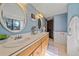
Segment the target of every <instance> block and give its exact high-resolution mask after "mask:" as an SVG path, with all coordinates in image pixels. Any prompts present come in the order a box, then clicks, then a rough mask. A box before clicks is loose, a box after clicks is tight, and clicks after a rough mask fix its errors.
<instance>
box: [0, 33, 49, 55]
mask: <svg viewBox="0 0 79 59" xmlns="http://www.w3.org/2000/svg"><path fill="white" fill-rule="evenodd" d="M47 34H48V32H42V33H38V34H36V35H32V34H31V33H27V34H22V37H23V38H22V39H18V41H17V40H15V41H16V42H15V41H12V38H8V39H6V40H7V42H6V43H3V44H0V56H16V55H17V54H19V53H20V52H22V51H23V50H25V49H26V48H28V47H29V46H31V45H32V44H34V43H35V42H37V41H38V40H40V39H41V38H42V37H44V36H45V35H47ZM22 41H23V43H22ZM13 42H14V43H13ZM7 43H9V44H8V46H10V45H11V44H13V45H15V47H7Z"/></svg>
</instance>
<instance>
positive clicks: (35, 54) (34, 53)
mask: <svg viewBox="0 0 79 59" xmlns="http://www.w3.org/2000/svg"><path fill="white" fill-rule="evenodd" d="M41 54H42V46H41V45H40V46H39V47H38V48H37V49H36V50H35V51H34V52H33V54H32V55H33V56H41Z"/></svg>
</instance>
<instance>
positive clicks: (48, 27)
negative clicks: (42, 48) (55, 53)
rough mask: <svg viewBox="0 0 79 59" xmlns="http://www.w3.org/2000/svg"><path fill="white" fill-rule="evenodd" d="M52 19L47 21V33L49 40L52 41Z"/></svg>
mask: <svg viewBox="0 0 79 59" xmlns="http://www.w3.org/2000/svg"><path fill="white" fill-rule="evenodd" d="M53 30H54V19H50V20H48V21H47V32H49V38H51V39H53V38H54V37H53Z"/></svg>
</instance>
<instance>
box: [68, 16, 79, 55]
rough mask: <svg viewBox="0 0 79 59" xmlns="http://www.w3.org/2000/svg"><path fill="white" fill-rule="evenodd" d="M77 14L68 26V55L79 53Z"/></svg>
mask: <svg viewBox="0 0 79 59" xmlns="http://www.w3.org/2000/svg"><path fill="white" fill-rule="evenodd" d="M78 20H79V18H78V17H77V16H75V17H72V19H71V22H70V24H69V26H68V39H67V53H68V55H79V53H78V42H77V41H78V40H77V35H78V33H77V32H78V31H77V25H78V24H77V23H78V22H77V21H78Z"/></svg>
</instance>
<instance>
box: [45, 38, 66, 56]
mask: <svg viewBox="0 0 79 59" xmlns="http://www.w3.org/2000/svg"><path fill="white" fill-rule="evenodd" d="M46 56H66V46H64V45H62V44H59V43H54V41H53V39H50V40H49V44H48V48H47V52H46Z"/></svg>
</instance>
